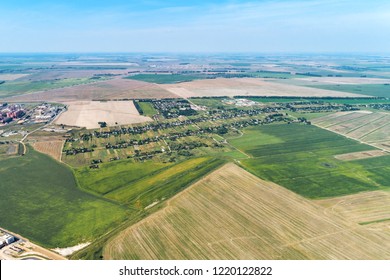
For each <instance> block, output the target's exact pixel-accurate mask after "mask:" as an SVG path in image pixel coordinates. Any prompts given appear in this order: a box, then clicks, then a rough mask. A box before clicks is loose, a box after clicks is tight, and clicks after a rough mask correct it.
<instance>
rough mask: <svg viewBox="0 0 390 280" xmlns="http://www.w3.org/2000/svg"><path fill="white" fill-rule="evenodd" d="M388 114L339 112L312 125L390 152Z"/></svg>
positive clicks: (318, 119) (389, 118) (319, 119)
mask: <svg viewBox="0 0 390 280" xmlns="http://www.w3.org/2000/svg"><path fill="white" fill-rule="evenodd" d="M389 121H390V114H388V113H380V112H379V113H371V112H354V113H351V112H341V113H335V114H330V115H328V116H324V117H320V118H316V119H314V120H313V123H314V124H315V125H317V126H319V127H322V128H325V129H327V130H330V131H334V132H336V133H339V134H341V135H345V136H347V137H349V138H352V139H356V140H358V141H361V142H363V143H367V144H369V145H371V146H374V147H377V148H379V149H382V150H385V151H390V126H389Z"/></svg>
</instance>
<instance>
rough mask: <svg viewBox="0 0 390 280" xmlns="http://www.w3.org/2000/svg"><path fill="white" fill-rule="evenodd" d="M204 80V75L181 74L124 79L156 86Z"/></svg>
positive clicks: (145, 75)
mask: <svg viewBox="0 0 390 280" xmlns="http://www.w3.org/2000/svg"><path fill="white" fill-rule="evenodd" d="M204 78H206V76H205V75H182V74H138V75H134V76H128V77H126V78H125V79H131V80H137V81H142V82H148V83H156V84H175V83H182V82H190V81H193V80H199V79H204Z"/></svg>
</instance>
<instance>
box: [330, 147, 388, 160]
mask: <svg viewBox="0 0 390 280" xmlns="http://www.w3.org/2000/svg"><path fill="white" fill-rule="evenodd" d="M388 155H389V153H386V152H384V151H381V150H370V151H363V152H355V153H347V154H341V155H335V156H334V157H335V158H336V159H338V160H346V161H349V160H357V159H365V158H371V157H381V156H388Z"/></svg>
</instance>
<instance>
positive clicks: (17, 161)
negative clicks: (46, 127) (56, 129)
mask: <svg viewBox="0 0 390 280" xmlns="http://www.w3.org/2000/svg"><path fill="white" fill-rule="evenodd" d="M0 172H1V180H0V191H1V193H2V194H4V196H2V197H3V199H2V200H1V201H0V211H1V213H9V215H2V217H1V226H2V227H4V228H7V229H9V230H11V231H13V232H17V233H18V234H20V235H22V236H25V237H27V238H28V239H30V240H31V241H33V242H35V243H38V244H40V245H42V246H45V247H48V248H56V247H60V248H64V247H70V246H74V245H77V244H79V243H84V242H88V241H93V240H94V239H95V238H97V237H99V236H100V235H102V234H104V233H106V232H107V231H109V230H110V229H112V228H114V227H116V226H118V225H119V224H120V223H121V222H123V221H124V219H125V218H126V215H127V213H128V212H129V210H126V209H125V208H123V207H121V206H118V205H116V204H114V203H111V202H108V201H107V200H103V199H101V198H98V197H96V196H94V195H91V194H88V193H85V192H83V191H81V190H80V189H79V188H78V186H77V183H76V180H75V178H74V176H73V173H72V171H71V170H70V169H69V168H67V167H66V166H64V165H62V164H60V163H58V162H57V161H55V160H54V159H52V158H50V157H49V156H47V155H43V154H41V153H38V152H36V151H34V150H33V149H32V148H31V147H29V148H28V152H27V154H26V155H24V156H23V157H21V156H18V157H11V158H8V159H2V160H0ZM4 198H6V199H4Z"/></svg>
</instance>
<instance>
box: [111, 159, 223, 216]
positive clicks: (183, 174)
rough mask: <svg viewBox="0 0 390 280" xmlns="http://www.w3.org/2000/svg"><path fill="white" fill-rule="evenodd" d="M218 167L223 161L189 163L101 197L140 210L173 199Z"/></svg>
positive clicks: (181, 164) (130, 183)
mask: <svg viewBox="0 0 390 280" xmlns="http://www.w3.org/2000/svg"><path fill="white" fill-rule="evenodd" d="M222 163H224V161H223V160H220V159H212V158H193V159H189V160H186V161H183V162H180V163H178V164H176V165H174V166H172V167H170V168H166V169H163V170H162V171H160V172H156V173H155V174H153V173H152V174H151V175H147V176H145V177H138V180H133V182H129V183H125V184H123V185H122V186H121V187H120V188H116V189H114V190H112V191H110V192H107V193H106V194H105V195H104V196H105V197H106V198H109V199H112V200H116V201H119V202H122V203H125V204H127V205H130V206H133V207H136V208H139V209H143V208H145V207H148V206H150V205H152V204H153V203H156V202H160V201H163V200H165V199H167V198H168V197H171V196H173V195H174V194H176V193H178V192H179V191H181V190H183V189H184V188H185V187H186V186H188V185H189V184H191V183H192V182H194V181H196V180H197V179H199V178H201V177H202V176H204V175H206V174H207V173H209V172H210V171H212V170H214V169H216V168H217V167H219V166H220V165H221V164H222ZM113 179H114V180H115V178H113Z"/></svg>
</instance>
